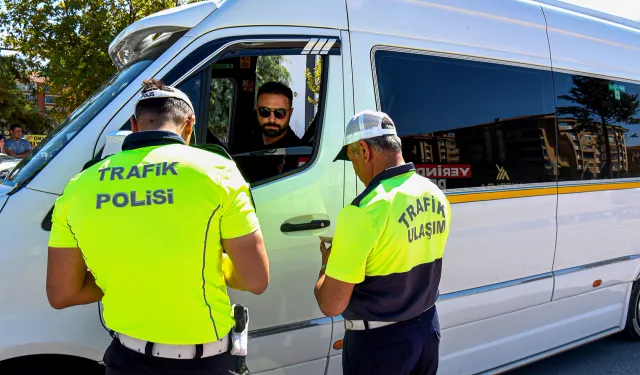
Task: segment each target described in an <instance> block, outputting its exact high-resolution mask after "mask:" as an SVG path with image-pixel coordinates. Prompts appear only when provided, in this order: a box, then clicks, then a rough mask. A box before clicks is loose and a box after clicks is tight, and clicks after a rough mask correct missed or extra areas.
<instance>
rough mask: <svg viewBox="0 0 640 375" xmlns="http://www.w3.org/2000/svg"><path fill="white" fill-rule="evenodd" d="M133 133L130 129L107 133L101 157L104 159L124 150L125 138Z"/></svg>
mask: <svg viewBox="0 0 640 375" xmlns="http://www.w3.org/2000/svg"><path fill="white" fill-rule="evenodd" d="M131 133H132V132H131V131H130V130H118V131H114V132H109V133H107V135H106V136H105V138H106V140H105V143H104V149H102V155H101V158H102V159H104V158H106V157H107V156H109V155H113V154H117V153H118V152H120V151H122V143H124V139H125V138H126V137H127V136H128V135H129V134H131Z"/></svg>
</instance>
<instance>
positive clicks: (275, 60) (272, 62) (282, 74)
mask: <svg viewBox="0 0 640 375" xmlns="http://www.w3.org/2000/svg"><path fill="white" fill-rule="evenodd" d="M287 62H289V60H287V59H286V58H285V57H284V56H261V57H259V58H258V64H257V67H256V92H257V91H258V89H259V88H260V86H262V85H263V84H265V83H267V82H271V81H276V82H281V83H284V84H285V85H288V86H290V85H291V74H289V71H288V70H287V68H286V67H285V66H284V65H283V64H284V63H287Z"/></svg>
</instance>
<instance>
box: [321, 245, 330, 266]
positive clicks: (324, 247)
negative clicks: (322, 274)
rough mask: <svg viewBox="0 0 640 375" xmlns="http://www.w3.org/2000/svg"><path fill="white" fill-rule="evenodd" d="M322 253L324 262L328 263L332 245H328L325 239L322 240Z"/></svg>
mask: <svg viewBox="0 0 640 375" xmlns="http://www.w3.org/2000/svg"><path fill="white" fill-rule="evenodd" d="M320 253H321V254H322V264H327V262H328V261H329V255H331V246H329V247H327V245H325V243H324V241H322V240H321V241H320Z"/></svg>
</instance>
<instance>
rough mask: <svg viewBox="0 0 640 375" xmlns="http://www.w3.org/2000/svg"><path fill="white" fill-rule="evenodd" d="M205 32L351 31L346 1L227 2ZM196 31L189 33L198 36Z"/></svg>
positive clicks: (206, 23)
mask: <svg viewBox="0 0 640 375" xmlns="http://www.w3.org/2000/svg"><path fill="white" fill-rule="evenodd" d="M200 26H201V28H204V29H205V30H217V29H224V28H230V27H243V26H304V27H312V28H326V29H334V30H340V29H344V30H347V29H348V22H347V8H346V5H345V0H323V1H315V0H295V1H292V0H270V1H269V3H268V4H266V3H265V2H264V1H261V0H243V1H224V2H223V3H221V4H218V9H217V10H216V11H215V12H213V13H212V14H211V15H209V17H208V18H207V19H205V20H204V21H203V22H202V23H201V24H200ZM196 32H197V31H196V30H195V29H194V30H193V32H189V33H187V36H195V35H196Z"/></svg>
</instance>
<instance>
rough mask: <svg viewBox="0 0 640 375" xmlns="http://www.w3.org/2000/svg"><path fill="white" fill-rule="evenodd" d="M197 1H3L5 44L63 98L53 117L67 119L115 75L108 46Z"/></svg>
mask: <svg viewBox="0 0 640 375" xmlns="http://www.w3.org/2000/svg"><path fill="white" fill-rule="evenodd" d="M195 1H197V0H172V1H166V0H165V1H162V0H66V1H60V0H22V1H5V2H4V4H5V8H6V9H5V11H4V12H0V31H3V32H4V33H5V34H6V35H5V38H4V40H2V44H3V45H5V46H7V47H9V48H13V49H15V50H17V51H19V53H20V54H21V55H22V56H24V57H25V60H26V65H27V68H28V69H29V70H30V71H33V72H34V73H36V74H37V75H38V76H40V77H43V78H45V80H46V84H47V85H49V86H50V89H51V91H52V92H54V93H57V94H59V95H60V97H58V98H57V100H56V106H55V108H54V110H52V112H51V115H52V116H53V117H54V118H56V119H58V120H62V119H64V118H65V117H66V116H67V115H68V114H69V113H70V112H71V111H73V110H74V109H75V108H76V107H77V106H79V105H80V104H81V103H82V102H83V101H84V100H85V99H86V98H87V97H88V96H89V95H90V94H91V93H93V92H94V91H95V90H96V89H97V88H98V87H99V86H100V85H101V84H102V83H103V82H104V81H106V80H107V79H108V78H109V77H111V76H112V75H113V74H114V73H115V72H116V66H115V65H114V64H113V63H112V61H111V59H110V58H109V55H108V53H107V48H108V46H109V43H111V41H112V40H113V39H114V38H115V37H116V35H118V33H119V32H120V31H122V30H123V29H124V28H126V27H127V26H128V25H130V24H132V23H133V22H135V21H137V20H139V19H140V18H143V17H145V16H147V15H149V14H151V13H155V12H158V11H160V10H163V9H167V8H171V7H175V6H178V5H183V4H187V3H192V2H195Z"/></svg>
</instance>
